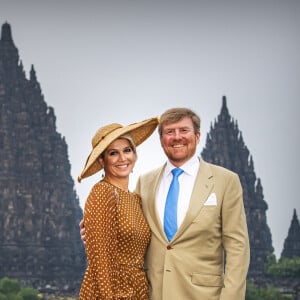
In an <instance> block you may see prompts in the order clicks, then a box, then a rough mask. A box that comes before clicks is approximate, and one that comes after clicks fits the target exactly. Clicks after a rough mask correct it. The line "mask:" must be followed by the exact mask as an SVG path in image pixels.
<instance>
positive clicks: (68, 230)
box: [0, 23, 85, 293]
mask: <svg viewBox="0 0 300 300" xmlns="http://www.w3.org/2000/svg"><path fill="white" fill-rule="evenodd" d="M0 162H1V168H0V278H1V277H3V276H8V277H11V278H18V279H20V280H21V281H23V282H24V283H26V284H30V285H31V286H33V287H35V288H39V289H40V290H50V291H55V290H59V291H65V292H66V293H67V292H70V293H73V292H76V290H77V289H78V288H79V286H80V282H81V279H82V275H83V273H84V270H85V253H84V248H83V244H82V242H81V240H80V235H79V227H78V224H79V221H80V220H81V218H82V209H81V208H80V206H79V199H78V197H77V195H76V192H75V190H74V182H73V179H72V177H71V175H70V173H71V172H70V163H69V159H68V149H67V144H66V141H65V139H64V137H62V136H61V135H60V134H59V133H58V132H57V130H56V117H55V114H54V110H53V108H52V107H49V106H48V105H47V104H46V102H45V100H44V97H43V94H42V92H41V87H40V84H39V82H38V81H37V77H36V73H35V70H34V67H33V66H32V68H31V70H30V76H29V79H27V78H26V76H25V72H24V69H23V65H22V62H21V61H20V60H19V54H18V49H17V48H16V47H15V45H14V42H13V39H12V34H11V28H10V25H9V24H8V23H5V24H3V26H2V31H1V40H0Z"/></svg>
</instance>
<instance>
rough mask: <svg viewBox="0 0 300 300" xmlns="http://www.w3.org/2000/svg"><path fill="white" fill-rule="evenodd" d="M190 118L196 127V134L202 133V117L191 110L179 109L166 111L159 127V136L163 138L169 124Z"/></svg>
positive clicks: (161, 117)
mask: <svg viewBox="0 0 300 300" xmlns="http://www.w3.org/2000/svg"><path fill="white" fill-rule="evenodd" d="M185 117H188V118H190V119H191V120H192V122H193V125H194V132H195V133H197V132H200V123H201V120H200V117H199V116H198V115H197V114H196V113H195V112H193V111H192V110H191V109H189V108H184V107H178V108H170V109H168V110H166V111H165V112H164V113H163V114H162V115H161V116H160V120H159V125H158V133H159V136H162V131H163V127H164V126H165V125H168V124H173V123H176V122H178V121H180V120H181V119H183V118H185Z"/></svg>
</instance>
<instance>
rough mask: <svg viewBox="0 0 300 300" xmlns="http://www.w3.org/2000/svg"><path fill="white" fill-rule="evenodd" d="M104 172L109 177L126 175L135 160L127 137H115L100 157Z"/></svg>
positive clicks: (131, 168) (134, 154)
mask: <svg viewBox="0 0 300 300" xmlns="http://www.w3.org/2000/svg"><path fill="white" fill-rule="evenodd" d="M100 162H101V163H102V164H103V167H104V171H105V174H106V175H107V176H109V177H117V178H124V177H128V176H129V174H130V172H131V171H132V170H133V168H134V165H135V162H136V153H134V151H133V149H132V146H131V144H130V142H129V141H128V140H127V139H123V138H120V139H116V140H115V141H113V142H112V143H111V144H110V145H109V146H108V147H107V149H106V150H105V152H104V156H103V158H100Z"/></svg>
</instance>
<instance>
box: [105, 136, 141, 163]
mask: <svg viewBox="0 0 300 300" xmlns="http://www.w3.org/2000/svg"><path fill="white" fill-rule="evenodd" d="M118 139H126V140H127V141H128V142H129V144H130V146H131V148H132V151H133V153H134V154H135V155H136V145H135V143H134V140H133V138H132V136H131V134H130V133H124V134H123V135H121V136H119V137H118V138H116V140H118ZM105 151H106V149H105V150H104V151H103V152H102V153H101V154H100V157H101V158H104V153H105Z"/></svg>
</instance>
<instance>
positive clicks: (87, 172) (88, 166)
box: [78, 117, 159, 182]
mask: <svg viewBox="0 0 300 300" xmlns="http://www.w3.org/2000/svg"><path fill="white" fill-rule="evenodd" d="M158 122H159V119H158V118H157V117H156V118H150V119H147V120H144V121H142V122H138V123H132V124H130V125H127V126H122V127H119V128H116V130H113V131H112V132H110V133H109V134H107V135H106V136H105V137H104V138H103V139H102V140H101V141H100V142H99V143H98V144H97V145H96V146H95V147H94V148H93V150H92V151H91V153H90V155H89V156H88V158H87V160H86V163H85V166H84V168H83V171H82V172H81V174H80V175H79V176H78V182H80V181H81V179H83V178H86V177H89V176H91V175H93V174H95V173H97V172H99V171H100V170H101V169H102V168H103V167H102V165H101V164H100V162H99V160H98V158H99V156H100V155H101V154H102V153H103V151H104V150H105V149H106V148H107V147H108V146H109V145H110V144H111V143H112V142H113V141H114V140H116V139H117V138H119V137H120V136H122V135H124V134H126V133H129V134H130V135H131V137H132V139H133V141H134V143H135V146H139V145H140V144H141V143H143V142H144V141H145V140H146V139H147V138H148V137H149V136H150V135H151V134H152V133H153V132H154V130H155V128H156V127H157V125H158Z"/></svg>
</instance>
